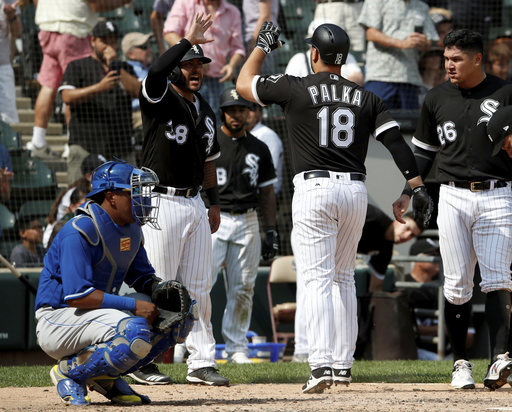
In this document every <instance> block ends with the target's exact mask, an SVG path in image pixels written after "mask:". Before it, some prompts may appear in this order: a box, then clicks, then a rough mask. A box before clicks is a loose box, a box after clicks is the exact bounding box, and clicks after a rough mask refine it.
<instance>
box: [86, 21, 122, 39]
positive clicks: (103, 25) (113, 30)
mask: <svg viewBox="0 0 512 412" xmlns="http://www.w3.org/2000/svg"><path fill="white" fill-rule="evenodd" d="M92 35H93V36H94V37H106V36H118V37H119V36H120V32H119V27H117V24H115V23H113V22H111V21H110V20H101V21H99V22H98V24H96V26H94V29H92Z"/></svg>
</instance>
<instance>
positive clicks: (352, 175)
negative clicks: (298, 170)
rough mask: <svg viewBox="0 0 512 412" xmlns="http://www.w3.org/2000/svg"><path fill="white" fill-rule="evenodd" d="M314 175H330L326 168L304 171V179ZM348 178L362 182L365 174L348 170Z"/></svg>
mask: <svg viewBox="0 0 512 412" xmlns="http://www.w3.org/2000/svg"><path fill="white" fill-rule="evenodd" d="M332 173H342V172H332ZM315 177H331V172H328V171H327V170H313V171H312V172H306V173H304V180H309V179H314V178H315ZM350 180H359V181H360V182H364V181H366V176H365V175H364V174H362V173H355V172H350Z"/></svg>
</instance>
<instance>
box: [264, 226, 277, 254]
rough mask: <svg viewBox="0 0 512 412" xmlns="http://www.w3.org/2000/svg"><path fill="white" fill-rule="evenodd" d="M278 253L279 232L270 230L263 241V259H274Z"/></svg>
mask: <svg viewBox="0 0 512 412" xmlns="http://www.w3.org/2000/svg"><path fill="white" fill-rule="evenodd" d="M276 253H277V232H276V231H275V230H269V231H268V232H267V234H266V235H265V239H263V242H262V243H261V259H262V260H270V259H273V258H274V256H275V255H276Z"/></svg>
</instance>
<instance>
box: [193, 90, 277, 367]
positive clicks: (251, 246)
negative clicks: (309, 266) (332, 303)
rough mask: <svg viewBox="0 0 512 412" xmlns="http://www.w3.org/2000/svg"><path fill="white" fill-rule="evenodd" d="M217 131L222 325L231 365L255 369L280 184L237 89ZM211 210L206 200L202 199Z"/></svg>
mask: <svg viewBox="0 0 512 412" xmlns="http://www.w3.org/2000/svg"><path fill="white" fill-rule="evenodd" d="M219 107H220V108H219V117H220V119H221V120H222V122H223V125H222V126H221V127H220V128H218V129H217V136H218V141H219V146H220V149H221V156H220V157H219V158H218V159H217V160H216V165H217V182H218V185H219V197H220V210H221V213H220V214H221V222H222V223H221V225H220V227H219V230H218V231H217V232H216V233H215V234H214V235H213V236H212V240H213V242H212V243H213V265H212V276H213V284H215V280H216V278H217V273H218V272H219V270H220V268H221V266H222V263H223V262H225V263H226V276H227V303H226V309H225V311H224V317H223V319H222V336H223V337H224V341H225V342H226V352H227V354H228V362H233V363H252V361H251V360H250V359H249V357H248V355H249V349H248V346H247V344H248V341H247V338H246V335H247V331H248V330H249V323H250V320H251V313H252V297H253V292H254V284H255V282H256V276H257V275H258V264H259V262H260V256H261V257H262V258H263V259H264V260H269V259H272V258H273V257H274V256H275V254H276V252H277V232H276V198H275V194H274V183H276V182H277V177H276V173H275V170H274V165H273V163H272V155H271V154H270V150H269V148H268V146H267V145H266V144H265V143H263V142H262V141H261V140H259V139H258V138H257V137H255V136H253V135H252V134H250V133H249V132H246V131H245V129H244V127H245V124H246V122H247V118H248V116H249V107H250V103H249V102H248V101H247V100H245V99H244V98H243V97H241V96H240V95H239V94H238V92H237V91H236V89H235V88H234V87H232V88H230V89H226V90H224V92H223V93H222V95H221V98H220V104H219ZM203 199H204V200H205V203H206V204H207V206H208V205H209V202H208V199H207V198H206V196H203ZM257 207H260V211H261V216H262V219H263V222H264V223H265V228H266V236H265V238H264V240H263V243H261V241H260V227H259V223H258V214H257V212H256V208H257Z"/></svg>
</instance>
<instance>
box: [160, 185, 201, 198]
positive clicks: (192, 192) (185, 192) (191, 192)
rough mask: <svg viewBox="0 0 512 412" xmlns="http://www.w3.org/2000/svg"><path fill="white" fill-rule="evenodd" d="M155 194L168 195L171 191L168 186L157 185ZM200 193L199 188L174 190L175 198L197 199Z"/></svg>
mask: <svg viewBox="0 0 512 412" xmlns="http://www.w3.org/2000/svg"><path fill="white" fill-rule="evenodd" d="M153 192H155V193H162V194H164V195H166V194H167V193H169V189H168V188H167V187H166V186H159V185H157V186H155V187H154V188H153ZM198 193H199V188H198V187H189V188H187V189H174V196H183V197H195V196H196V195H197V194H198Z"/></svg>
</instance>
